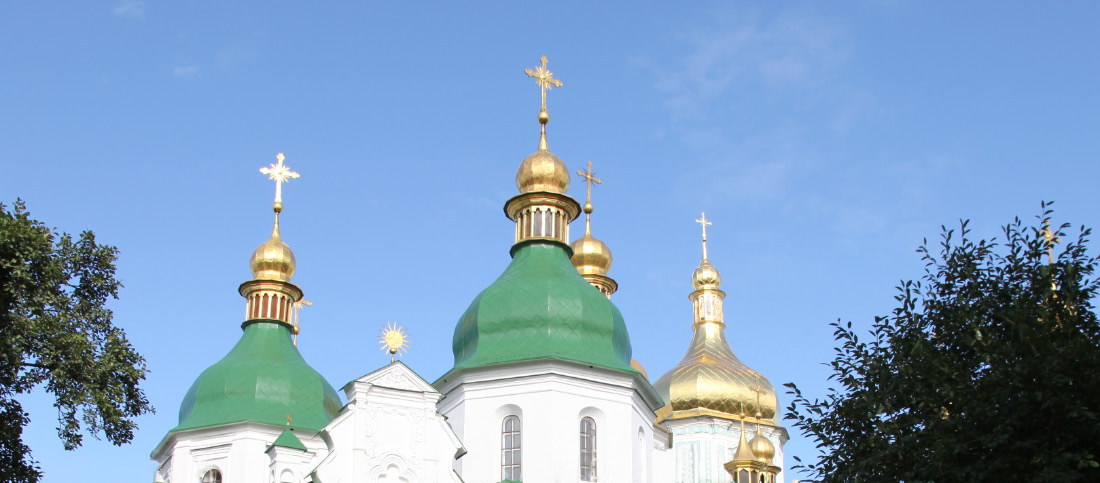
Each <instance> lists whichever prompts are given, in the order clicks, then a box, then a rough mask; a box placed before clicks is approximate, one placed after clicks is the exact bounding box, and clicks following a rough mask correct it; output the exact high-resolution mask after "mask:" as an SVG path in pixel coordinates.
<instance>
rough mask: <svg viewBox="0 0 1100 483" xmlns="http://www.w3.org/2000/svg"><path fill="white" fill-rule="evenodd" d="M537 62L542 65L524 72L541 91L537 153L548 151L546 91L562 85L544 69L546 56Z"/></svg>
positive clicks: (548, 116) (548, 119)
mask: <svg viewBox="0 0 1100 483" xmlns="http://www.w3.org/2000/svg"><path fill="white" fill-rule="evenodd" d="M539 60H540V61H542V65H540V66H537V67H535V68H534V69H526V70H524V72H526V73H527V77H534V78H535V84H538V86H539V90H541V91H542V108H541V109H539V124H541V125H542V135H541V136H540V137H539V151H549V147H547V145H546V123H548V122H550V113H548V112H546V91H548V90H550V89H553V88H555V87H561V86H562V83H561V81H560V80H557V79H555V78H554V73H553V72H550V69H549V68H547V67H546V56H545V55H544V56H542V57H541V58H540V59H539ZM567 176H568V175H567Z"/></svg>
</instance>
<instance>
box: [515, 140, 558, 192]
mask: <svg viewBox="0 0 1100 483" xmlns="http://www.w3.org/2000/svg"><path fill="white" fill-rule="evenodd" d="M516 188H519V192H520V193H529V192H532V191H549V192H551V193H561V194H565V192H566V190H568V189H569V170H568V169H567V168H566V167H565V162H563V161H562V160H561V158H559V157H557V156H555V155H554V154H553V153H551V152H550V151H548V150H546V149H542V148H540V149H539V150H538V151H535V154H532V155H530V156H528V157H527V159H524V160H523V162H522V163H520V165H519V170H518V171H516Z"/></svg>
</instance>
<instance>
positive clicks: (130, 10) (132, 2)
mask: <svg viewBox="0 0 1100 483" xmlns="http://www.w3.org/2000/svg"><path fill="white" fill-rule="evenodd" d="M114 11H115V15H117V16H119V17H122V18H133V19H138V20H141V19H144V18H145V2H143V1H141V0H126V1H124V2H121V3H119V4H117V5H115V8H114Z"/></svg>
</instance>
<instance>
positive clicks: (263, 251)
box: [249, 219, 297, 282]
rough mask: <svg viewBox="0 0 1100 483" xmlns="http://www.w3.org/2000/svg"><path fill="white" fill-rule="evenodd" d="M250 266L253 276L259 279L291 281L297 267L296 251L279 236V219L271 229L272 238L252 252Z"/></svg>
mask: <svg viewBox="0 0 1100 483" xmlns="http://www.w3.org/2000/svg"><path fill="white" fill-rule="evenodd" d="M249 266H250V267H251V268H252V278H254V279H257V280H279V281H283V282H289V281H290V278H291V277H293V276H294V269H295V268H296V267H297V263H296V262H295V261H294V252H292V251H290V247H289V246H287V244H286V243H283V240H282V239H281V238H280V237H279V221H278V219H276V220H275V229H274V230H272V231H271V238H269V239H268V240H267V241H265V242H263V243H262V244H261V245H260V246H258V247H256V251H254V252H252V260H251V261H250V262H249Z"/></svg>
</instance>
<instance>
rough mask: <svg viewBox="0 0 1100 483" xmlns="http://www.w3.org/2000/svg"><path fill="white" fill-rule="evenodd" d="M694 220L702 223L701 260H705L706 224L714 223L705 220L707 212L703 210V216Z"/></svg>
mask: <svg viewBox="0 0 1100 483" xmlns="http://www.w3.org/2000/svg"><path fill="white" fill-rule="evenodd" d="M695 222H696V223H698V224H700V225H703V260H707V225H713V224H714V223H711V222H710V221H709V220H707V213H706V212H705V211H704V212H703V216H702V217H701V218H699V219H697V220H695Z"/></svg>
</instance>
